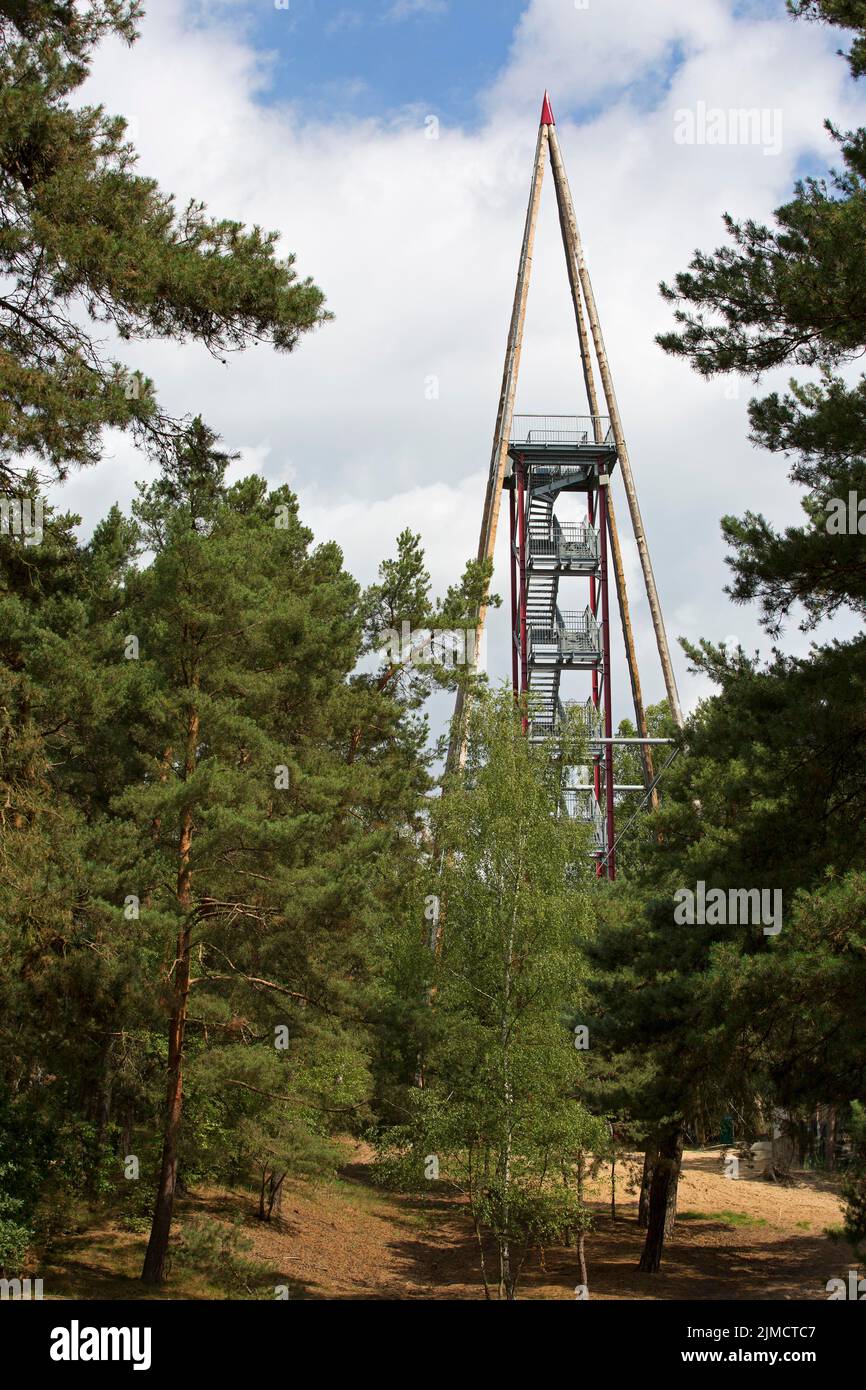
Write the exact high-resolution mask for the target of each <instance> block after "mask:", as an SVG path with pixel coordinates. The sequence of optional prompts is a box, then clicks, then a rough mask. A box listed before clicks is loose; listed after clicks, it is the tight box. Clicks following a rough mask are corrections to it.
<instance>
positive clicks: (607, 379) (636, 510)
mask: <svg viewBox="0 0 866 1390" xmlns="http://www.w3.org/2000/svg"><path fill="white" fill-rule="evenodd" d="M549 145H550V159H551V164H552V167H553V177H554V182H555V184H556V189H557V197H560V196H561V195H560V190H563V193H564V191H565V190H566V189H567V186H568V181H567V178H566V174H565V167H564V165H563V162H562V153H561V151H560V148H559V140H558V138H557V134H556V127H555V126H551V127H550V130H549ZM569 201H570V194H569ZM572 235H573V246H574V258H575V263H576V266H577V273H578V277H579V280H580V286H581V289H582V290H583V297H584V301H585V303H586V312H587V317H588V318H589V327H590V331H591V333H592V340H593V344H594V346H595V355H596V359H597V361H598V370H599V375H600V377H601V384H602V388H603V390H604V395H605V400H606V402H607V413H608V415H609V416H610V423H611V428H612V430H613V437H614V441H615V443H616V448H617V456H618V459H619V466H620V470H621V472H622V480H623V484H624V486H625V493H626V497H627V499H628V507H629V512H630V514H631V523H632V528H633V530H634V538H635V541H636V543H637V549H638V555H639V556H640V563H641V569H642V571H643V577H644V584H645V585H646V593H647V599H648V600H649V607H650V614H651V616H652V623H653V628H654V630H655V635H656V644H657V646H658V652H659V660H660V661H661V666H662V674H663V676H664V682H665V690H666V692H667V697H668V704H669V706H670V710H671V714H672V716H673V719H674V722H675V724H676V725H677V727H678V728H682V726H683V715H682V710H681V708H680V697H679V692H678V691H677V683H676V678H675V676H674V669H673V663H672V661H671V654H670V648H669V646H668V639H667V633H666V631H665V623H664V618H663V616H662V609H661V602H660V600H659V595H658V589H657V587H656V581H655V575H654V573H653V567H652V561H651V559H650V553H649V546H648V545H647V539H646V532H645V531H644V525H643V518H642V517H641V513H640V507H639V505H638V500H637V491H636V489H635V484H634V474H633V473H632V469H631V460H630V459H629V453H628V446H627V444H626V441H625V435H624V433H623V428H622V419H621V417H620V413H619V406H618V404H617V399H616V392H615V391H614V386H613V377H612V376H611V372H610V365H609V363H608V359H607V351H606V349H605V345H604V338H603V336H602V332H601V324H600V322H599V317H598V308H597V306H596V302H595V295H594V293H593V289H592V281H591V280H590V278H589V271H588V269H587V266H586V259H585V257H584V254H583V244H582V242H581V239H580V233H579V232H578V229H577V222H576V220H575V219H574V216H573V208H572V217H571V219H570V220H569V236H570V237H571V236H572Z"/></svg>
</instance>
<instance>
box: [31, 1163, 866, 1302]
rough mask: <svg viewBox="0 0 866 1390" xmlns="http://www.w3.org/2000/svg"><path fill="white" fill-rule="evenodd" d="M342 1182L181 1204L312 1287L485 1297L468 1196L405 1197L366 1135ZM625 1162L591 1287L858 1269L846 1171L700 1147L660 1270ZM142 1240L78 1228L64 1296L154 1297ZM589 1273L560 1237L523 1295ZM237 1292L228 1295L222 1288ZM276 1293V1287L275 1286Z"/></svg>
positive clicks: (758, 1282) (296, 1284) (57, 1280)
mask: <svg viewBox="0 0 866 1390" xmlns="http://www.w3.org/2000/svg"><path fill="white" fill-rule="evenodd" d="M348 1157H349V1160H350V1161H349V1162H348V1163H347V1166H346V1168H345V1169H344V1170H343V1173H342V1175H341V1178H340V1180H339V1181H338V1182H336V1183H322V1184H316V1185H311V1184H308V1183H300V1182H297V1183H294V1184H293V1185H292V1186H290V1187H289V1188H288V1190H287V1192H286V1195H285V1198H284V1203H283V1222H282V1225H281V1226H280V1227H279V1228H276V1227H274V1228H272V1227H269V1226H263V1225H262V1224H261V1223H260V1222H258V1221H257V1220H256V1219H255V1216H254V1208H253V1204H252V1202H251V1201H247V1200H246V1199H244V1198H242V1197H239V1196H238V1194H237V1193H224V1192H219V1191H211V1192H206V1193H201V1194H198V1195H197V1196H196V1197H195V1198H194V1199H193V1200H192V1201H191V1202H188V1203H185V1204H184V1206H183V1208H182V1210H181V1221H183V1219H184V1215H185V1214H188V1213H190V1212H191V1211H193V1210H195V1211H198V1212H202V1211H207V1212H209V1213H210V1214H211V1215H212V1216H214V1217H217V1218H219V1217H221V1216H227V1215H228V1214H229V1213H231V1212H233V1213H235V1214H237V1212H238V1210H239V1207H240V1208H241V1209H243V1210H244V1213H245V1225H246V1234H247V1236H248V1238H250V1239H252V1241H253V1244H254V1249H253V1250H252V1251H251V1252H250V1255H251V1258H255V1259H256V1260H257V1261H259V1262H260V1263H262V1264H263V1265H265V1266H267V1268H268V1269H269V1270H272V1271H273V1276H272V1277H273V1280H274V1284H278V1283H282V1284H287V1285H288V1286H289V1289H290V1295H291V1297H292V1298H300V1299H310V1298H312V1299H377V1300H381V1299H401V1300H412V1299H455V1298H456V1299H473V1298H482V1297H483V1289H482V1287H481V1284H480V1273H479V1261H478V1252H477V1247H476V1244H475V1238H474V1235H473V1233H472V1230H471V1228H470V1226H469V1224H468V1221H467V1219H466V1211H465V1208H463V1207H462V1206H461V1205H460V1204H459V1203H457V1202H455V1201H454V1200H453V1199H452V1198H449V1197H447V1196H445V1195H443V1194H441V1193H437V1192H431V1193H430V1194H425V1195H423V1196H421V1197H404V1196H393V1195H391V1194H386V1193H382V1192H379V1191H376V1190H375V1189H374V1188H373V1187H372V1186H371V1184H370V1178H369V1168H368V1163H369V1157H370V1154H369V1151H367V1150H366V1149H365V1148H364V1147H363V1146H362V1145H353V1146H352V1151H351V1153H350V1154H349V1155H348ZM626 1176H627V1175H626V1173H625V1172H624V1171H623V1172H622V1174H621V1179H620V1182H619V1183H618V1200H617V1220H616V1221H613V1220H612V1219H611V1214H610V1195H609V1194H610V1179H609V1170H604V1171H603V1172H602V1173H601V1175H600V1177H599V1179H598V1180H597V1181H596V1183H595V1184H594V1186H593V1188H592V1189H591V1192H592V1195H593V1202H592V1205H593V1208H594V1212H595V1229H594V1231H593V1232H592V1234H591V1235H590V1236H589V1237H588V1238H587V1263H588V1272H589V1287H590V1297H591V1298H602V1299H610V1298H620V1299H621V1298H626V1299H634V1298H637V1299H731V1300H738V1299H745V1300H754V1299H758V1300H762V1299H817V1298H821V1299H824V1298H826V1297H827V1292H826V1283H827V1280H828V1279H830V1278H835V1277H845V1276H846V1274H847V1271H848V1270H849V1269H850V1268H856V1258H855V1257H854V1255H853V1253H852V1252H851V1251H850V1250H849V1248H848V1247H847V1246H846V1245H845V1244H844V1242H841V1241H839V1240H834V1239H832V1238H831V1237H830V1236H828V1235H827V1230H828V1228H829V1229H832V1228H838V1227H839V1225H840V1221H841V1208H840V1203H839V1197H838V1182H837V1181H836V1180H835V1179H834V1178H830V1177H827V1176H824V1175H817V1174H808V1173H802V1174H797V1175H796V1182H795V1186H793V1187H780V1186H778V1185H777V1184H775V1183H770V1182H766V1181H763V1180H760V1179H757V1178H754V1177H749V1176H743V1177H741V1178H739V1179H738V1180H736V1181H734V1180H731V1179H729V1178H726V1177H725V1176H724V1174H723V1173H722V1170H721V1162H720V1157H719V1154H718V1153H717V1152H699V1151H691V1152H687V1153H686V1155H685V1158H684V1166H683V1177H682V1179H681V1182H680V1194H679V1212H680V1217H679V1220H678V1222H677V1230H676V1233H675V1236H674V1239H673V1240H672V1241H670V1242H669V1243H668V1244H667V1245H666V1248H665V1255H664V1260H663V1264H662V1269H661V1271H660V1273H659V1274H657V1275H642V1274H640V1273H639V1272H638V1270H637V1261H638V1257H639V1255H640V1250H641V1247H642V1243H643V1232H642V1231H641V1230H640V1229H639V1228H638V1225H637V1204H636V1199H635V1195H634V1194H633V1193H630V1192H629V1191H628V1190H627V1182H626ZM143 1244H144V1242H143V1239H142V1238H141V1237H139V1236H131V1235H127V1234H124V1233H122V1232H119V1231H116V1230H112V1229H110V1228H105V1229H103V1230H102V1231H100V1232H99V1233H95V1232H92V1231H90V1232H87V1233H85V1234H83V1235H82V1236H80V1237H75V1238H73V1239H72V1240H70V1241H69V1242H68V1243H67V1246H66V1247H65V1249H64V1250H63V1252H61V1253H60V1254H58V1257H57V1260H56V1267H55V1268H54V1269H53V1270H52V1271H51V1275H52V1277H51V1279H50V1286H51V1287H52V1289H53V1290H54V1291H55V1296H59V1297H61V1298H62V1297H85V1298H129V1297H142V1296H144V1294H145V1291H144V1289H143V1286H142V1285H141V1284H139V1283H138V1281H137V1278H136V1275H137V1272H138V1269H139V1268H140V1257H141V1254H142V1253H143ZM578 1280H579V1275H578V1271H577V1262H576V1256H575V1252H574V1251H573V1250H567V1249H550V1250H547V1251H546V1252H545V1253H544V1256H543V1258H542V1257H541V1255H540V1254H539V1253H537V1252H536V1253H533V1254H532V1255H531V1256H530V1258H529V1259H528V1261H527V1264H526V1268H525V1273H524V1279H523V1284H522V1287H521V1290H520V1293H521V1296H522V1297H524V1298H541V1299H573V1298H574V1297H575V1286H576V1284H577V1283H578ZM173 1284H174V1287H173V1288H172V1287H171V1286H170V1287H168V1288H167V1289H166V1290H165V1291H164V1292H163V1293H162V1296H163V1297H169V1298H171V1297H174V1298H178V1297H180V1298H184V1297H187V1298H201V1297H208V1296H213V1295H212V1291H211V1290H209V1289H208V1288H207V1287H206V1285H203V1284H201V1283H199V1284H187V1283H186V1282H184V1285H180V1284H179V1282H178V1281H177V1280H174V1281H173ZM223 1296H224V1295H223ZM263 1296H265V1297H268V1296H273V1295H272V1293H271V1292H267V1293H263Z"/></svg>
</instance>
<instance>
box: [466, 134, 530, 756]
mask: <svg viewBox="0 0 866 1390" xmlns="http://www.w3.org/2000/svg"><path fill="white" fill-rule="evenodd" d="M548 139H549V127H548V126H547V125H546V124H544V122H542V124H541V125H540V127H539V130H538V142H537V144H536V147H535V165H534V167H533V171H532V184H531V186H530V191H529V205H528V207H527V210H526V223H525V226H524V229H523V244H522V246H521V250H520V264H519V267H518V271H517V284H516V286H515V290H514V305H513V308H512V311H511V325H510V328H509V331H508V344H507V347H506V350H505V366H504V368H503V372H502V389H501V391H500V393H499V409H498V411H497V414H496V429H495V432H494V437H493V451H492V454H491V458H490V471H489V474H488V478H487V492H486V495H485V498H484V512H483V515H482V520H481V536H480V538H479V541H478V559H479V560H480V561H482V560H492V559H493V552H494V549H495V547H496V532H497V529H498V525H499V508H500V502H501V500H502V483H503V480H504V477H505V466H506V463H507V462H508V444H509V440H510V437H511V423H512V420H513V418H514V399H515V392H516V390H517V377H518V373H519V370H520V354H521V350H522V348H523V329H524V326H525V323H526V302H527V298H528V295H529V281H530V276H531V273H532V254H533V250H534V247H535V229H536V226H537V224H538V209H539V207H540V205H541V186H542V182H543V179H544V166H545V162H546V158H547V145H548ZM487 609H488V603H487V598H486V597H485V599H484V601H483V602H482V603H481V605H480V607H479V609H478V613H477V616H476V623H475V665H476V666H477V664H478V660H479V656H480V653H481V639H482V636H483V633H484V623H485V620H486V618H487ZM468 714H469V709H468V698H467V693H466V688H465V687H464V686H461V687H460V688H459V689H458V691H457V700H456V703H455V707H454V718H453V721H452V724H451V738H450V742H449V745H448V761H447V764H446V767H447V770H448V771H450V772H456V771H459V770H460V769H461V768H462V767H463V765H464V763H465V761H466V722H467V718H468Z"/></svg>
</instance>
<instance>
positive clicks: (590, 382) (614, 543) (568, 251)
mask: <svg viewBox="0 0 866 1390" xmlns="http://www.w3.org/2000/svg"><path fill="white" fill-rule="evenodd" d="M553 135H554V140H555V139H556V134H555V131H554V132H553ZM554 148H555V149H556V151H557V153H558V151H559V144H558V142H557V143H556V145H555V146H554V143H553V141H551V142H550V155H551V164H552V166H553V182H554V185H555V188H556V202H557V207H558V208H559V225H560V229H561V231H562V244H563V247H564V249H565V261H566V265H567V267H568V282H569V284H570V286H571V298H572V303H573V305H574V317H575V321H576V323H577V336H578V341H579V343H580V360H581V365H582V367H583V380H584V384H585V386H586V399H587V401H588V402H589V412H590V414H591V415H592V417H593V422H594V429H593V432H594V434H595V440H596V443H601V425H600V421H599V416H600V415H601V410H600V408H599V401H598V392H597V390H596V386H595V372H594V371H593V365H592V352H591V350H590V344H589V332H588V330H587V324H586V316H585V314H584V308H583V296H582V292H581V284H580V271H579V262H578V240H579V238H578V230H577V219H576V217H575V215H574V203H573V202H572V198H571V188H570V185H569V182H568V175H567V174H566V172H565V165H564V164H563V161H562V156H561V154H559V155H558V158H557V157H556V156H555V155H554ZM607 517H608V532H609V535H610V549H611V560H612V561H613V570H614V576H615V579H616V594H617V599H618V601H619V612H620V618H621V619H622V632H623V640H624V642H625V657H626V663H627V665H628V674H629V681H630V683H631V693H632V703H633V704H634V716H635V727H636V729H637V733H638V736H639V737H640V738H648V737H649V729H648V727H647V722H646V711H645V709H644V703H643V693H642V691H641V684H640V674H639V671H638V663H637V650H636V648H635V641H634V632H633V630H632V625H631V613H630V611H629V604H628V590H627V588H626V582H625V568H624V566H623V560H622V547H621V545H620V541H619V532H618V530H617V524H616V511H615V508H614V503H613V493H612V491H611V490H610V489H608V496H607ZM641 758H642V761H643V771H644V785H645V786H646V787H647V789H650V788H652V791H651V804H652V809H653V810H657V809H658V792H657V791H656V790H655V788H654V787H653V782H654V781H655V768H654V766H653V757H652V752H651V750H650V747H649V745H648V744H642V745H641Z"/></svg>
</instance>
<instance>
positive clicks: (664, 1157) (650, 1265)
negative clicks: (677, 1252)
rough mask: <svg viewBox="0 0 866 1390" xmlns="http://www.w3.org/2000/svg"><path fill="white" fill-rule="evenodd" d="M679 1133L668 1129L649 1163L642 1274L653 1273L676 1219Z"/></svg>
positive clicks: (641, 1261) (680, 1145)
mask: <svg viewBox="0 0 866 1390" xmlns="http://www.w3.org/2000/svg"><path fill="white" fill-rule="evenodd" d="M683 1139H684V1136H683V1131H682V1130H681V1129H674V1130H669V1131H668V1133H667V1134H665V1135H664V1136H663V1137H662V1139H661V1142H660V1143H659V1147H658V1154H657V1157H656V1160H655V1163H654V1164H653V1171H652V1179H651V1181H650V1189H649V1222H648V1225H647V1233H646V1242H645V1244H644V1248H643V1254H642V1255H641V1257H640V1264H639V1265H638V1269H640V1270H641V1271H642V1272H643V1273H644V1274H656V1273H657V1272H658V1270H659V1268H660V1266H661V1261H662V1250H663V1248H664V1242H665V1236H666V1235H668V1234H669V1230H668V1227H669V1226H670V1228H671V1229H673V1221H674V1220H675V1218H676V1192H677V1183H678V1182H679V1177H680V1167H681V1164H682V1157H683Z"/></svg>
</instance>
